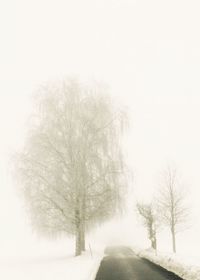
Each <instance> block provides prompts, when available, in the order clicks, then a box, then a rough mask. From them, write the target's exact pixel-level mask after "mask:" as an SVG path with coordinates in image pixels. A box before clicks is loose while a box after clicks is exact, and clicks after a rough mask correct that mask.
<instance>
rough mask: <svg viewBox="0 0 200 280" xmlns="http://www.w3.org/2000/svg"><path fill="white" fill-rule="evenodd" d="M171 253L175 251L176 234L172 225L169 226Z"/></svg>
mask: <svg viewBox="0 0 200 280" xmlns="http://www.w3.org/2000/svg"><path fill="white" fill-rule="evenodd" d="M171 234H172V247H173V253H176V236H175V230H174V226H172V228H171Z"/></svg>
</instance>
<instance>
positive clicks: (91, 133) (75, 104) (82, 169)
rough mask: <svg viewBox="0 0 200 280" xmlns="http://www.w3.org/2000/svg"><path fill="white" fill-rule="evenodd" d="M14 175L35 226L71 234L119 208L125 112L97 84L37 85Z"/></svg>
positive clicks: (80, 237) (79, 242) (80, 235)
mask: <svg viewBox="0 0 200 280" xmlns="http://www.w3.org/2000/svg"><path fill="white" fill-rule="evenodd" d="M37 104H38V106H37V110H36V111H35V116H34V117H33V118H32V123H31V126H30V130H29V133H28V137H27V141H26V143H25V145H24V149H23V151H22V152H21V153H19V155H18V160H17V171H18V174H19V178H20V182H21V186H23V191H24V194H25V197H26V201H27V206H28V209H29V212H30V214H31V220H32V223H33V225H34V227H36V228H37V230H39V231H40V232H42V233H47V234H59V233H66V234H71V235H75V237H76V238H75V239H76V252H75V254H76V255H80V254H81V252H82V250H85V232H86V230H89V229H90V228H91V227H93V226H94V225H95V224H96V223H100V222H102V221H104V220H105V219H107V218H109V217H111V216H112V215H114V214H115V213H116V210H117V209H119V206H120V205H121V202H122V200H123V199H122V197H123V192H124V186H125V184H124V179H125V175H124V174H125V172H124V163H123V158H122V152H121V140H120V139H121V135H122V132H123V127H124V123H125V119H126V118H124V114H123V113H121V111H119V110H118V109H116V108H115V106H114V105H113V102H112V100H111V99H110V98H109V97H108V95H107V94H105V93H104V88H103V87H99V86H97V85H95V86H93V87H88V86H84V85H81V84H80V83H79V82H77V81H74V80H65V81H62V82H57V83H54V84H51V85H49V84H47V85H45V86H43V87H41V89H40V91H39V95H38V100H37Z"/></svg>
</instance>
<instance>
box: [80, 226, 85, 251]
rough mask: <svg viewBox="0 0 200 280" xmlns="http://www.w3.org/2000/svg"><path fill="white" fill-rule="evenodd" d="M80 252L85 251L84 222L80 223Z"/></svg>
mask: <svg viewBox="0 0 200 280" xmlns="http://www.w3.org/2000/svg"><path fill="white" fill-rule="evenodd" d="M81 250H82V251H85V225H84V221H83V222H82V227H81Z"/></svg>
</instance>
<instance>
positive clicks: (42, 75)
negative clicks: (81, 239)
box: [0, 0, 200, 255]
mask: <svg viewBox="0 0 200 280" xmlns="http://www.w3.org/2000/svg"><path fill="white" fill-rule="evenodd" d="M199 13H200V4H199V1H197V0H196V1H195V0H192V1H185V0H173V1H172V0H168V1H161V0H157V1H155V0H152V1H149V0H140V1H137V0H99V1H98V0H82V1H81V0H80V1H78V0H71V1H69V0H63V1H62V0H28V1H27V0H26V1H25V0H24V1H23V0H7V1H3V0H1V1H0V246H1V249H0V251H1V253H2V252H3V254H5V252H6V253H7V254H8V255H9V254H10V255H14V254H15V255H18V254H19V248H20V250H23V249H24V250H25V247H26V246H29V245H30V244H31V243H30V242H33V240H34V241H35V242H36V237H35V236H34V235H32V233H31V230H30V228H29V226H28V224H27V218H26V216H25V215H24V210H23V206H22V203H21V200H20V199H19V197H18V196H17V193H16V187H15V180H14V179H12V176H11V175H12V174H11V173H12V172H11V163H12V154H13V153H14V152H15V151H17V150H18V149H19V148H20V147H21V145H22V144H23V140H24V137H25V131H26V129H27V128H28V127H27V120H28V116H29V113H30V111H31V107H32V99H31V98H32V94H33V93H34V92H35V91H36V89H37V87H38V85H40V84H41V83H43V82H45V81H48V80H51V79H57V78H63V77H66V76H68V75H70V76H73V75H76V76H77V77H80V79H83V80H97V81H102V82H105V83H107V84H109V86H110V88H111V92H112V94H113V95H114V96H116V97H117V98H119V100H121V101H123V103H124V104H125V106H127V107H128V109H127V110H129V113H130V118H131V122H130V131H129V135H128V144H127V151H128V152H127V154H128V161H129V164H130V166H131V169H132V171H133V173H134V182H133V191H134V195H135V197H136V198H138V197H139V198H141V197H143V198H145V199H146V198H149V197H150V196H151V194H152V193H153V190H154V188H156V187H157V186H158V184H159V174H160V171H161V170H162V169H163V168H164V167H165V166H166V164H168V163H169V162H173V164H175V165H176V166H177V168H178V170H179V173H180V177H181V179H182V181H183V182H184V185H185V186H186V187H188V189H189V192H188V203H189V204H190V206H191V228H190V229H189V230H187V231H186V232H185V233H183V234H181V235H180V236H179V238H178V249H179V250H180V251H184V252H192V253H195V252H198V251H199V249H200V242H199V236H200V221H199V215H200V206H199V205H200V204H199V200H200V172H199V171H200V127H199V122H200V110H199V108H200V32H199V29H200V17H199ZM134 195H133V197H134ZM127 216H128V218H126V219H125V221H123V222H122V223H123V226H119V225H118V224H119V222H118V224H117V225H115V224H114V225H112V226H107V231H109V232H113V234H115V235H116V239H117V238H118V237H117V236H122V235H123V236H129V239H130V237H131V238H132V239H134V242H135V243H138V244H141V243H143V242H144V241H145V239H144V238H145V233H142V235H141V229H140V230H137V229H136V226H138V221H136V218H135V216H134V213H133V210H131V211H130V213H129V214H127ZM130 224H131V225H132V227H131V226H130ZM111 229H112V230H111ZM116 229H117V233H118V234H116ZM129 230H130V233H129ZM102 232H104V233H105V232H106V230H102ZM102 234H103V233H102ZM99 235H100V234H99ZM162 238H163V241H161V243H164V242H165V240H166V239H165V238H167V237H166V236H162ZM143 239H144V240H143Z"/></svg>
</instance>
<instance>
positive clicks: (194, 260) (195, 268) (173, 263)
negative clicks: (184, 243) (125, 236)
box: [134, 248, 200, 280]
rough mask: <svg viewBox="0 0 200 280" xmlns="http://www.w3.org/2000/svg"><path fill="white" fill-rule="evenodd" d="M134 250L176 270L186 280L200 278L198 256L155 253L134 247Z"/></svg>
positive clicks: (143, 256)
mask: <svg viewBox="0 0 200 280" xmlns="http://www.w3.org/2000/svg"><path fill="white" fill-rule="evenodd" d="M134 251H135V252H136V254H137V255H138V256H140V257H142V258H146V259H148V260H150V261H151V262H153V263H155V264H157V265H160V266H162V267H164V268H165V269H167V270H168V271H171V272H174V273H175V274H176V275H178V276H180V277H182V278H183V279H184V280H200V258H198V257H197V256H191V257H190V256H180V255H175V254H164V253H160V252H158V253H157V254H155V252H154V251H153V250H151V249H150V250H139V249H138V248H134Z"/></svg>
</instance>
